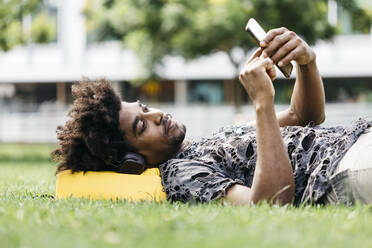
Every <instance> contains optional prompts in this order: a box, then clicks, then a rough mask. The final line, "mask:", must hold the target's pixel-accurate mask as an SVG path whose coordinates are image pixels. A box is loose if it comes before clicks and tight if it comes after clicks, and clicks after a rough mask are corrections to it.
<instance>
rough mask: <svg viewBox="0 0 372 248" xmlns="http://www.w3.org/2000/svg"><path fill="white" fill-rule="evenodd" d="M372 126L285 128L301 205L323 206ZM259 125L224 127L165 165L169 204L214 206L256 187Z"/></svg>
mask: <svg viewBox="0 0 372 248" xmlns="http://www.w3.org/2000/svg"><path fill="white" fill-rule="evenodd" d="M371 125H372V122H370V121H367V120H364V119H359V120H357V121H355V122H354V123H353V124H352V125H351V126H350V127H342V126H337V127H321V126H314V125H313V124H311V123H310V124H309V125H307V126H305V127H299V126H288V127H284V128H281V129H280V131H281V134H282V138H283V141H284V145H285V147H286V149H287V152H288V156H289V158H290V162H291V166H292V169H293V173H294V178H295V187H296V188H295V198H294V203H295V204H296V205H298V204H302V203H310V202H313V203H322V198H323V197H324V196H325V194H326V193H327V192H328V191H329V190H330V189H331V185H330V179H331V177H332V176H333V175H334V172H335V170H336V168H337V165H338V162H339V161H340V160H341V158H342V157H343V156H344V155H345V153H346V152H347V150H348V149H349V148H350V147H351V146H352V145H353V144H354V143H355V141H356V140H357V139H358V137H359V136H360V135H361V134H362V133H364V132H365V131H366V129H367V128H368V127H370V126H371ZM256 151H257V143H256V128H255V126H247V125H241V126H231V127H227V128H222V129H221V130H220V131H219V132H218V133H216V134H214V135H213V136H212V137H210V138H204V139H201V140H200V141H197V142H192V144H191V145H190V146H189V147H188V148H187V149H186V150H184V151H183V152H181V153H179V154H177V155H176V157H175V158H173V159H170V160H168V161H167V162H165V163H163V164H161V165H160V167H159V168H160V173H161V178H162V184H163V186H164V190H165V193H166V195H167V199H168V200H170V201H181V202H195V201H196V202H209V201H211V200H213V199H218V198H221V197H224V196H225V195H226V192H227V190H228V189H229V188H231V187H232V186H233V185H235V184H241V185H245V186H248V187H251V186H252V181H253V175H254V170H255V165H256V160H257V152H256Z"/></svg>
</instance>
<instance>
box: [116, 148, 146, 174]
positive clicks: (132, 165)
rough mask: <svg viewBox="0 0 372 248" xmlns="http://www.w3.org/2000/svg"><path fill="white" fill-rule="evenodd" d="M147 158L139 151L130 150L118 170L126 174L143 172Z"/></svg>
mask: <svg viewBox="0 0 372 248" xmlns="http://www.w3.org/2000/svg"><path fill="white" fill-rule="evenodd" d="M145 169H146V168H145V158H144V157H143V156H141V155H140V154H138V153H133V152H128V153H127V154H125V156H124V161H123V163H122V164H121V166H120V169H119V170H118V172H120V173H125V174H137V175H139V174H141V173H142V172H144V170H145Z"/></svg>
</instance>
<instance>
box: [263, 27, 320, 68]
mask: <svg viewBox="0 0 372 248" xmlns="http://www.w3.org/2000/svg"><path fill="white" fill-rule="evenodd" d="M260 47H261V48H262V49H263V51H262V56H263V57H264V58H267V57H269V58H271V60H272V61H273V62H274V64H278V65H279V66H284V65H287V64H288V63H289V62H291V61H292V60H294V61H296V62H297V64H299V65H306V64H309V63H310V62H312V61H314V60H315V57H316V56H315V52H314V51H313V50H312V49H311V48H310V47H309V45H308V44H307V43H306V42H305V41H304V40H302V39H301V38H300V37H298V36H297V34H296V33H294V32H293V31H289V30H288V29H286V28H277V29H272V30H270V31H269V32H268V33H267V35H266V37H265V38H264V39H263V40H262V41H261V42H260Z"/></svg>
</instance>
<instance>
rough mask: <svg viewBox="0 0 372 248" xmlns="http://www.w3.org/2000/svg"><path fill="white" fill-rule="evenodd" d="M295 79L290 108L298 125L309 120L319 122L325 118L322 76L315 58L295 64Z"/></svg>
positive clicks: (304, 123)
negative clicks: (305, 62)
mask: <svg viewBox="0 0 372 248" xmlns="http://www.w3.org/2000/svg"><path fill="white" fill-rule="evenodd" d="M296 68H297V80H296V83H295V86H294V89H293V94H292V99H291V109H292V110H293V111H294V112H295V114H296V115H297V117H298V119H299V122H300V123H299V124H300V125H306V124H307V123H309V122H310V121H314V122H315V124H320V123H322V122H323V121H324V119H325V111H324V105H325V95H324V87H323V82H322V78H321V77H320V74H319V71H318V68H317V65H316V60H315V59H314V60H313V61H311V62H310V63H309V64H306V65H296Z"/></svg>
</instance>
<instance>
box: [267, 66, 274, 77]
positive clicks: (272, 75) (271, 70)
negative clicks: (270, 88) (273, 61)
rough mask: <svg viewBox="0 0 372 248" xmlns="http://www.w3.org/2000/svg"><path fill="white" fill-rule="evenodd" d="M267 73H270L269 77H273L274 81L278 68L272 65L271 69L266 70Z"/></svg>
mask: <svg viewBox="0 0 372 248" xmlns="http://www.w3.org/2000/svg"><path fill="white" fill-rule="evenodd" d="M266 72H267V74H268V75H269V77H270V78H271V81H274V80H275V78H276V70H275V67H274V66H272V67H270V68H269V69H267V70H266Z"/></svg>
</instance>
